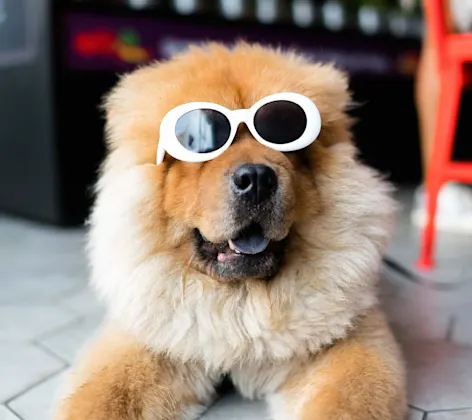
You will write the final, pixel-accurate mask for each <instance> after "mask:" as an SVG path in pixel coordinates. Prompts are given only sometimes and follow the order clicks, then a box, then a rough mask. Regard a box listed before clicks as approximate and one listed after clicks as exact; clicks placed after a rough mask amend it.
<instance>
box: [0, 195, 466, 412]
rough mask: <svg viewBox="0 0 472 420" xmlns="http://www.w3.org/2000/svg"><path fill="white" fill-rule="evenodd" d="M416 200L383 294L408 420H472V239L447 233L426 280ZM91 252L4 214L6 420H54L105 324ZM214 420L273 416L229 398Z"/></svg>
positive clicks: (1, 402)
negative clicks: (396, 343) (64, 385)
mask: <svg viewBox="0 0 472 420" xmlns="http://www.w3.org/2000/svg"><path fill="white" fill-rule="evenodd" d="M410 195H411V194H408V193H403V194H401V195H400V197H401V201H402V203H403V204H404V210H403V212H401V213H400V215H399V223H398V228H397V234H396V236H395V238H394V241H393V243H392V245H391V247H390V250H389V254H388V256H389V260H388V262H389V264H386V265H385V269H384V270H383V275H382V283H381V288H380V293H381V297H382V301H383V305H384V308H385V310H386V312H387V313H388V314H389V316H390V320H391V323H392V327H393V328H394V330H395V332H396V334H397V336H398V338H399V339H400V341H401V343H402V345H403V348H404V352H405V355H406V358H407V362H408V373H409V402H410V412H409V419H408V420H472V258H470V257H472V246H471V245H472V236H462V237H457V236H452V235H441V236H440V239H439V254H438V256H439V258H438V263H439V266H438V269H437V270H435V271H434V272H433V273H430V274H427V275H426V274H424V273H423V274H422V273H419V272H417V271H416V270H415V268H414V264H413V263H414V259H415V257H416V254H417V242H418V235H417V231H416V229H414V228H412V227H411V226H410V225H409V223H408V219H407V217H406V214H407V212H408V207H409V205H410V199H411V197H410ZM83 244H84V233H83V231H82V230H61V229H55V228H48V227H44V226H39V225H36V224H33V223H29V222H25V221H20V220H16V219H12V218H8V217H6V216H4V217H2V216H0V420H19V419H20V420H21V419H22V420H47V419H50V409H51V406H52V404H53V401H54V398H55V393H56V390H57V388H58V385H59V383H60V381H61V380H62V378H63V376H64V374H65V373H66V372H67V370H68V367H69V366H70V364H71V363H72V361H73V360H74V355H75V353H76V351H77V349H79V348H80V347H81V346H82V345H83V343H84V342H85V341H86V340H87V339H88V338H89V337H90V336H91V335H92V334H93V331H94V329H95V328H96V327H97V326H98V324H99V322H100V319H101V317H102V315H103V310H102V308H101V307H100V306H99V305H98V304H97V303H96V301H95V298H94V296H93V295H92V294H91V293H90V292H89V291H88V289H87V287H86V279H87V269H86V264H85V258H84V255H83ZM204 418H205V419H206V420H223V419H226V420H252V419H253V420H255V419H263V418H267V414H266V412H265V408H264V406H263V405H262V404H260V403H253V402H246V401H242V400H241V399H240V398H238V397H237V396H235V395H228V396H226V397H224V398H222V399H221V400H220V401H219V402H218V403H217V404H216V405H215V406H214V407H213V408H212V409H211V410H210V411H209V412H208V413H207V414H206V415H205V417H204Z"/></svg>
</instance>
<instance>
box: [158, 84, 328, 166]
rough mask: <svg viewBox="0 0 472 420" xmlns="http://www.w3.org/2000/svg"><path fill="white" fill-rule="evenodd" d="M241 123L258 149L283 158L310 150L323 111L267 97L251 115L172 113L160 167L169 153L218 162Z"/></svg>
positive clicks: (209, 107)
mask: <svg viewBox="0 0 472 420" xmlns="http://www.w3.org/2000/svg"><path fill="white" fill-rule="evenodd" d="M241 123H245V124H246V126H247V128H248V129H249V131H250V132H251V134H252V136H253V137H254V138H255V139H256V140H257V141H258V142H259V143H261V144H263V145H264V146H267V147H270V148H271V149H274V150H278V151H279V152H293V151H295V150H300V149H303V148H305V147H307V146H309V145H310V144H311V143H313V142H314V141H315V140H316V138H317V137H318V135H319V133H320V130H321V117H320V112H319V111H318V108H317V107H316V105H315V104H314V103H313V101H312V100H311V99H309V98H307V97H306V96H303V95H300V94H298V93H290V92H288V93H277V94H275V95H270V96H266V97H265V98H263V99H261V100H260V101H258V102H256V103H255V104H254V105H253V106H252V107H251V108H249V109H237V110H230V109H227V108H225V107H223V106H221V105H217V104H214V103H211V102H191V103H187V104H183V105H180V106H178V107H176V108H174V109H172V110H170V111H169V112H168V113H167V114H166V115H165V116H164V118H163V119H162V123H161V129H160V140H159V145H158V149H157V157H156V161H157V164H158V165H159V164H160V163H162V161H163V160H164V156H165V153H166V152H167V153H168V154H169V155H171V156H173V157H174V158H176V159H179V160H183V161H186V162H205V161H208V160H211V159H214V158H216V157H218V156H220V155H221V154H222V153H223V152H224V151H225V150H227V149H228V147H229V146H231V143H232V142H233V140H234V138H235V137H236V133H237V130H238V127H239V125H240V124H241Z"/></svg>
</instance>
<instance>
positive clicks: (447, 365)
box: [404, 342, 472, 411]
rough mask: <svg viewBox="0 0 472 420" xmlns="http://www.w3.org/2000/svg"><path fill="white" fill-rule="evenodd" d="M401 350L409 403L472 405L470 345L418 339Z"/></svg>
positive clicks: (433, 406)
mask: <svg viewBox="0 0 472 420" xmlns="http://www.w3.org/2000/svg"><path fill="white" fill-rule="evenodd" d="M404 353H405V356H406V358H407V361H408V388H409V391H408V395H409V402H410V404H411V405H412V406H414V407H418V408H420V409H422V410H425V411H435V410H451V409H458V408H469V407H470V406H471V405H472V348H466V347H459V346H457V345H454V344H451V343H446V342H437V343H432V342H431V343H427V342H417V343H410V344H409V345H408V346H406V347H404Z"/></svg>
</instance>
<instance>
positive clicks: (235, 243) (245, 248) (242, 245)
mask: <svg viewBox="0 0 472 420" xmlns="http://www.w3.org/2000/svg"><path fill="white" fill-rule="evenodd" d="M269 244H270V240H269V239H268V238H266V237H265V236H264V232H263V231H262V229H261V227H260V226H259V225H251V226H249V227H248V228H246V229H244V230H243V231H242V232H241V233H240V234H239V235H238V236H237V237H236V238H234V239H230V240H229V241H228V246H227V247H226V248H225V250H224V251H223V252H218V256H217V259H218V261H219V262H225V261H227V260H228V259H231V258H235V257H236V256H237V255H238V254H239V255H257V254H260V253H261V252H264V251H265V250H266V249H267V247H268V246H269Z"/></svg>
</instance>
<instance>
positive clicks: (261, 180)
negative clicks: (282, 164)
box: [231, 164, 277, 204]
mask: <svg viewBox="0 0 472 420" xmlns="http://www.w3.org/2000/svg"><path fill="white" fill-rule="evenodd" d="M231 182H232V188H233V191H234V192H235V193H236V194H238V195H240V196H241V197H243V198H244V199H246V200H248V201H250V202H252V203H253V204H260V203H262V202H263V201H265V200H267V199H268V198H269V197H270V196H271V195H272V193H273V192H274V191H275V189H276V187H277V175H276V174H275V171H274V170H273V169H272V168H271V167H270V166H266V165H249V164H247V165H241V166H240V167H239V168H237V169H236V170H235V171H234V173H233V176H232V179H231Z"/></svg>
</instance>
